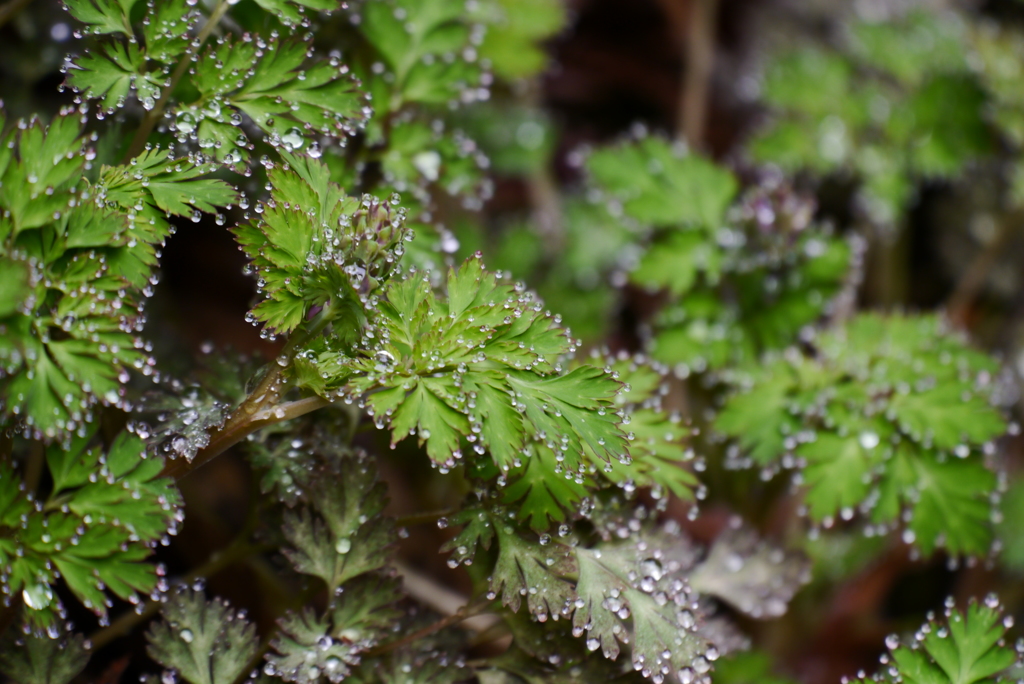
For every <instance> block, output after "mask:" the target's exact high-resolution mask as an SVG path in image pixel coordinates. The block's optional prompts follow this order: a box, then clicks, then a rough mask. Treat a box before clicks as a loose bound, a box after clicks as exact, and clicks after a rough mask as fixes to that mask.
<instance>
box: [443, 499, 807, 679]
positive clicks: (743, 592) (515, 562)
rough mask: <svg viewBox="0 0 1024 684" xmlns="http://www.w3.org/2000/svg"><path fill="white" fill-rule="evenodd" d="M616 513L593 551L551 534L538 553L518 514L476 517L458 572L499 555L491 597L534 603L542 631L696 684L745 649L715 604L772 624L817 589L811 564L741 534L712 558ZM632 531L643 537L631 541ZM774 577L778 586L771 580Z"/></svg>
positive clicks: (454, 544) (672, 529) (457, 543)
mask: <svg viewBox="0 0 1024 684" xmlns="http://www.w3.org/2000/svg"><path fill="white" fill-rule="evenodd" d="M605 515H607V514H602V513H599V514H598V516H597V517H596V518H595V523H596V524H597V525H598V529H599V532H600V535H599V536H597V537H596V538H592V539H590V543H586V540H585V539H580V538H578V537H575V536H574V535H573V534H572V532H571V531H570V529H569V528H568V527H565V529H564V530H561V531H560V532H559V538H558V539H552V538H551V537H550V536H549V535H542V536H541V538H540V544H539V545H538V544H537V543H536V542H531V541H528V539H527V538H525V537H524V536H523V535H522V534H520V533H517V532H515V531H514V529H513V528H512V526H511V523H512V521H514V513H512V512H502V511H500V509H499V510H498V511H497V512H494V511H487V510H485V509H482V508H480V509H467V510H465V511H463V512H462V513H460V514H459V515H458V516H457V517H456V518H453V519H452V522H455V523H457V524H461V525H464V529H463V530H462V532H461V533H460V534H459V535H458V536H456V537H455V538H454V539H453V540H452V541H451V542H449V544H448V546H447V547H446V548H447V549H448V550H453V551H454V555H453V560H454V561H455V562H456V563H458V562H467V561H472V560H473V559H474V558H477V557H479V556H480V551H481V550H485V549H492V548H493V547H496V555H494V558H495V560H494V561H493V562H494V565H493V567H492V568H489V569H488V570H487V572H488V573H489V580H488V581H489V593H488V597H490V598H498V597H499V596H500V597H501V601H502V604H503V605H505V606H508V607H509V608H510V609H511V610H513V611H518V610H519V608H520V605H521V604H522V603H523V600H522V597H525V603H526V604H527V607H528V610H529V613H530V614H531V615H533V616H535V618H536V619H537V620H538V621H539V622H541V623H544V622H547V620H548V619H549V618H550V619H554V620H558V619H559V618H563V619H571V623H572V636H573V637H577V638H582V639H584V643H585V646H586V649H587V650H588V651H596V650H598V649H600V650H601V651H602V653H603V655H604V656H605V657H606V658H609V659H612V660H615V659H617V658H618V656H619V654H620V653H621V652H622V649H623V648H629V650H630V651H631V659H632V663H633V667H634V668H635V669H636V670H638V671H641V672H642V673H643V674H644V676H645V677H649V676H652V674H653V673H666V672H670V671H672V672H681V674H680V677H681V678H682V679H683V680H684V681H685V673H686V672H689V673H690V675H691V676H694V675H701V674H705V673H706V672H708V670H709V669H710V667H711V662H713V661H714V660H716V659H717V658H718V657H719V655H721V654H724V653H726V652H728V651H731V650H733V649H735V648H740V647H741V645H742V639H738V640H734V639H732V638H730V631H729V630H728V629H722V628H720V627H719V626H718V625H717V624H716V619H717V618H713V617H712V610H713V608H712V605H711V603H709V602H708V601H707V598H710V597H716V598H718V599H720V600H723V601H725V602H727V603H729V604H730V605H732V606H734V607H735V608H736V609H738V610H740V611H741V612H744V613H746V614H748V615H750V616H752V617H756V618H765V617H769V616H775V615H778V614H780V613H781V612H782V611H784V610H785V605H786V603H787V602H788V601H789V599H790V598H792V596H793V594H794V593H795V591H796V590H797V589H798V588H799V587H800V586H801V585H802V584H804V583H805V582H806V581H807V579H808V578H807V568H806V564H805V563H804V562H803V560H802V559H801V558H799V557H798V556H795V555H788V554H785V553H783V552H782V551H781V550H778V549H772V548H770V547H769V546H767V545H766V544H764V543H763V542H761V541H759V540H758V539H757V537H756V535H754V534H753V533H752V532H750V531H748V530H740V529H739V528H738V527H736V528H734V529H731V530H730V531H729V532H728V533H726V534H725V535H723V536H722V537H721V538H720V539H719V540H718V541H717V542H716V545H715V547H714V548H713V549H712V550H711V552H710V553H709V554H708V556H707V558H706V559H704V560H702V559H701V553H700V549H699V547H697V546H696V545H695V544H694V543H693V542H691V541H690V540H689V539H688V538H687V537H685V536H683V535H682V534H681V533H680V531H679V529H678V527H676V526H671V525H669V526H665V527H664V528H661V529H655V528H654V527H653V526H652V525H650V524H649V523H643V522H641V519H642V517H643V515H642V511H641V515H640V516H639V517H637V518H633V517H632V516H630V515H628V514H627V516H626V519H625V520H620V519H619V516H618V515H617V514H616V515H613V516H611V517H608V518H607V519H605ZM630 527H632V528H633V529H634V530H640V533H639V535H638V536H637V535H635V534H630V533H628V532H626V530H627V529H628V528H630ZM478 547H479V548H478ZM767 576H771V577H772V581H773V582H774V583H775V584H774V585H772V586H769V585H768V584H765V583H764V582H763V580H764V579H765V577H767ZM701 595H703V596H704V597H705V599H704V600H699V597H700V596H701ZM524 639H526V640H527V643H525V644H524V642H523V640H524ZM528 641H529V635H528V634H525V633H524V634H521V635H519V634H517V639H516V643H517V644H523V646H522V647H524V648H531V647H530V646H529V645H528ZM534 648H535V647H534ZM571 651H572V648H571V646H569V647H567V648H565V649H563V648H561V647H556V648H555V652H568V653H571ZM570 662H571V660H570Z"/></svg>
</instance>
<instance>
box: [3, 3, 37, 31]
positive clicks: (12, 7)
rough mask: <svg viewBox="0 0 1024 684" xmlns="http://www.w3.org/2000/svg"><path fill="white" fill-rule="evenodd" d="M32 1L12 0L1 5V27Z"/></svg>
mask: <svg viewBox="0 0 1024 684" xmlns="http://www.w3.org/2000/svg"><path fill="white" fill-rule="evenodd" d="M30 2H32V0H10V1H9V2H5V3H4V4H3V5H0V28H2V27H3V26H4V25H5V24H6V23H7V22H9V21H11V20H12V19H14V17H16V16H18V13H19V12H21V10H23V9H25V8H26V7H28V4H29V3H30Z"/></svg>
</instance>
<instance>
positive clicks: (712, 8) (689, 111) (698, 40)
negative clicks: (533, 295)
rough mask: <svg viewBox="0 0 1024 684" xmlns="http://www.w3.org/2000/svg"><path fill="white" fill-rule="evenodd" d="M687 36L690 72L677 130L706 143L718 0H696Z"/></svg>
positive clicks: (693, 141)
mask: <svg viewBox="0 0 1024 684" xmlns="http://www.w3.org/2000/svg"><path fill="white" fill-rule="evenodd" d="M689 19H690V20H689V23H688V26H687V37H686V54H685V60H686V62H685V64H686V67H685V68H686V74H685V76H684V79H683V88H682V99H681V101H680V103H679V110H678V117H679V120H678V122H677V126H676V130H678V131H681V132H682V134H683V136H684V137H685V138H686V141H687V142H688V143H690V145H692V146H693V147H696V148H703V147H705V146H706V142H707V141H706V140H705V137H706V135H707V120H708V109H709V104H710V94H711V76H712V73H713V70H714V61H715V35H716V34H717V32H718V0H692V5H691V10H690V18H689Z"/></svg>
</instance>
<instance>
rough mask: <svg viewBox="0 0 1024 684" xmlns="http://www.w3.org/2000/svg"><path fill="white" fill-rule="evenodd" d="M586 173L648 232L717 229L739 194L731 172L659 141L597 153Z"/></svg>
mask: <svg viewBox="0 0 1024 684" xmlns="http://www.w3.org/2000/svg"><path fill="white" fill-rule="evenodd" d="M587 170H588V171H589V172H590V174H591V176H592V177H593V180H594V182H595V183H596V184H597V185H598V186H599V187H601V188H602V189H603V190H604V191H605V192H607V193H608V194H609V195H610V196H611V197H612V198H614V200H615V201H616V202H619V203H621V205H622V211H623V212H624V213H625V214H626V216H627V217H629V218H631V219H634V220H635V221H637V222H638V223H640V224H641V225H647V226H656V227H657V226H677V225H682V226H699V227H704V228H707V229H711V230H714V229H717V228H718V227H719V225H720V224H721V223H722V221H723V220H724V218H725V210H726V209H727V208H728V207H729V204H730V203H731V202H732V200H733V198H734V197H735V196H736V191H737V189H738V188H737V182H736V179H735V178H734V177H733V175H732V174H731V173H729V172H728V171H727V170H725V169H723V168H721V167H719V166H717V165H716V164H715V163H714V162H711V161H708V160H707V159H704V158H702V157H699V156H697V155H694V154H690V153H689V152H688V151H687V149H686V146H685V145H683V144H682V143H676V144H674V145H673V144H669V143H668V142H666V141H664V140H662V139H660V138H655V137H641V138H640V139H639V140H637V141H636V142H631V143H628V144H623V145H619V146H617V147H609V148H604V149H600V150H596V151H595V152H593V153H592V154H591V155H590V156H589V157H588V159H587Z"/></svg>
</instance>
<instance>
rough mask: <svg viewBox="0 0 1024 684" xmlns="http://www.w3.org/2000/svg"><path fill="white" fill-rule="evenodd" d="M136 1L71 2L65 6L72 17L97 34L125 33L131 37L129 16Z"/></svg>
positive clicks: (94, 0) (76, 0)
mask: <svg viewBox="0 0 1024 684" xmlns="http://www.w3.org/2000/svg"><path fill="white" fill-rule="evenodd" d="M135 2H136V0H70V1H69V2H67V3H66V4H65V6H66V7H67V10H68V11H69V12H71V16H73V17H74V18H75V19H78V20H79V21H80V22H82V23H83V24H86V26H87V27H88V31H89V32H90V33H95V34H104V33H123V34H125V35H126V36H128V37H131V35H132V32H131V27H130V25H129V24H128V15H129V13H130V12H131V9H132V6H133V5H134V4H135Z"/></svg>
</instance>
